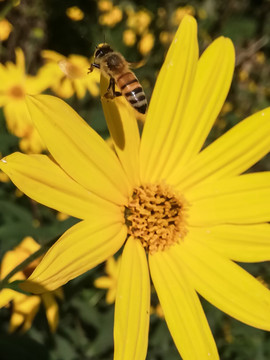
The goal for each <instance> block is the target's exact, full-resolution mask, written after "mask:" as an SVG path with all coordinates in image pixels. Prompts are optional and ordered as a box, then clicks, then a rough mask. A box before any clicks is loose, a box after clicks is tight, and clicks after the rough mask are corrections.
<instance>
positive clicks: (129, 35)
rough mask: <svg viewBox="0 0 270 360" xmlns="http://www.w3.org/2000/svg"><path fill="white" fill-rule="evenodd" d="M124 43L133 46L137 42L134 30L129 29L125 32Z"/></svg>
mask: <svg viewBox="0 0 270 360" xmlns="http://www.w3.org/2000/svg"><path fill="white" fill-rule="evenodd" d="M123 42H124V44H125V45H127V46H133V45H134V44H135V42H136V34H135V32H134V31H133V30H131V29H127V30H125V31H124V32H123Z"/></svg>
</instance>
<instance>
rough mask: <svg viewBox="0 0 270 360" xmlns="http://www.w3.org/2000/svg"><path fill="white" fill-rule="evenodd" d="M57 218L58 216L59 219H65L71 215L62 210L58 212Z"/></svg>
mask: <svg viewBox="0 0 270 360" xmlns="http://www.w3.org/2000/svg"><path fill="white" fill-rule="evenodd" d="M56 218H57V220H59V221H65V220H66V219H68V218H69V216H68V215H67V214H63V213H62V212H58V213H57V214H56Z"/></svg>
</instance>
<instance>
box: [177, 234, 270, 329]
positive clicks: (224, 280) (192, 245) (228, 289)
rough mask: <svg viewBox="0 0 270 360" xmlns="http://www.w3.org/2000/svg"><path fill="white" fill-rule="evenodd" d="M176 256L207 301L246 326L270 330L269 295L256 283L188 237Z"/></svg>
mask: <svg viewBox="0 0 270 360" xmlns="http://www.w3.org/2000/svg"><path fill="white" fill-rule="evenodd" d="M176 252H177V254H176V255H177V256H178V257H179V261H181V262H182V263H183V265H184V266H185V268H186V269H187V271H188V278H189V280H190V281H191V282H192V283H193V286H194V287H195V289H196V290H197V291H198V292H199V293H200V294H201V295H202V296H203V297H204V298H205V299H206V300H207V301H209V302H210V303H212V304H213V305H214V306H216V307H217V308H219V309H220V310H222V311H224V312H225V313H227V314H229V315H230V316H232V317H234V318H236V319H237V320H240V321H242V322H243V323H245V324H248V325H250V326H254V327H257V328H259V329H264V330H270V291H269V290H268V289H267V288H266V287H265V286H263V285H262V284H261V283H260V282H259V281H258V280H256V279H255V278H254V277H252V276H251V275H250V274H249V273H247V272H246V271H245V270H243V269H242V268H241V267H240V266H238V265H236V264H235V263H234V262H232V261H231V260H228V259H226V258H223V257H222V256H220V255H219V254H218V253H217V252H215V251H213V250H211V249H210V248H208V247H207V246H206V245H204V244H202V243H200V242H198V241H192V239H190V238H188V236H187V238H186V239H185V241H184V242H183V243H181V246H180V247H177V249H176Z"/></svg>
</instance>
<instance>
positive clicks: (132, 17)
mask: <svg viewBox="0 0 270 360" xmlns="http://www.w3.org/2000/svg"><path fill="white" fill-rule="evenodd" d="M126 12H127V15H128V19H127V26H128V27H130V28H131V29H133V30H134V31H135V32H136V33H137V34H139V35H141V34H143V33H144V32H145V31H146V30H147V28H148V26H149V25H150V23H151V21H152V17H153V14H152V13H151V12H150V11H148V10H146V9H142V10H139V11H137V12H135V11H134V10H133V9H132V8H131V9H127V10H126Z"/></svg>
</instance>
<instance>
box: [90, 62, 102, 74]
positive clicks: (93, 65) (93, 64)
mask: <svg viewBox="0 0 270 360" xmlns="http://www.w3.org/2000/svg"><path fill="white" fill-rule="evenodd" d="M94 68H97V69H100V65H99V64H95V63H92V64H91V65H90V68H88V74H89V73H91V72H92V71H93V70H94Z"/></svg>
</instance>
